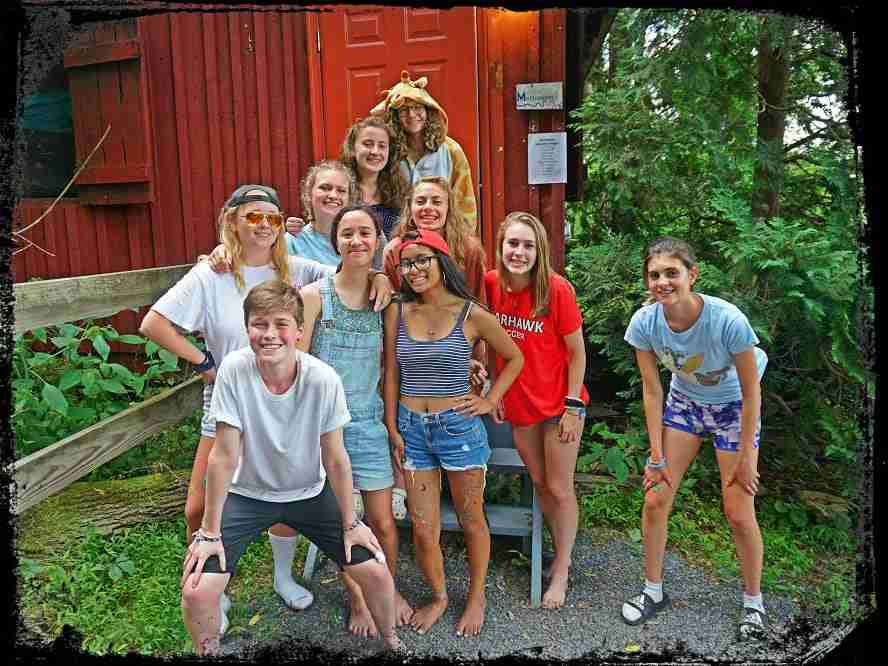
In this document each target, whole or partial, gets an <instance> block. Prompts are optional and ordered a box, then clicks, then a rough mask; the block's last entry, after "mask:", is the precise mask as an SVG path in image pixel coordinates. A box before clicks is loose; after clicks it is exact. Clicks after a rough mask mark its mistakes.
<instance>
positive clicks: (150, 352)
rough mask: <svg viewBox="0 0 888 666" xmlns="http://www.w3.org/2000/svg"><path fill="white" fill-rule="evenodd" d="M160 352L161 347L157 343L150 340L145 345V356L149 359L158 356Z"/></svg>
mask: <svg viewBox="0 0 888 666" xmlns="http://www.w3.org/2000/svg"><path fill="white" fill-rule="evenodd" d="M159 350H160V347H159V346H158V344H157V343H156V342H153V341H151V340H148V342H146V343H145V355H146V356H148V358H151V357H152V356H154V355H155V354H157V352H158V351H159Z"/></svg>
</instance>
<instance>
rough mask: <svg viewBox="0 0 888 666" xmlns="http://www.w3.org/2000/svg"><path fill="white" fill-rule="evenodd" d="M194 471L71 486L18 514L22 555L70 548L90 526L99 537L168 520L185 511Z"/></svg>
mask: <svg viewBox="0 0 888 666" xmlns="http://www.w3.org/2000/svg"><path fill="white" fill-rule="evenodd" d="M190 475H191V470H176V471H174V472H164V473H161V474H151V475H148V476H140V477H135V478H131V479H123V480H119V481H100V482H96V483H87V482H83V481H81V482H78V483H72V484H71V485H70V486H68V487H67V488H66V489H65V490H63V491H62V492H60V493H59V494H57V495H53V496H52V497H48V498H46V499H45V500H43V501H42V502H40V503H39V504H37V505H36V506H34V507H33V508H31V509H28V510H27V511H26V512H25V513H23V514H22V515H21V516H19V522H18V530H17V544H16V546H17V549H18V553H19V555H24V556H25V557H30V558H35V557H44V556H47V555H51V554H52V553H53V552H60V550H61V549H64V548H67V547H68V546H69V545H70V544H72V543H74V542H75V541H76V540H77V539H79V538H81V537H82V535H83V534H84V532H85V531H86V528H87V527H88V526H92V527H93V528H95V529H96V530H97V531H98V532H100V533H101V534H111V533H113V532H115V531H116V530H120V529H122V528H124V527H133V526H135V525H140V524H143V523H148V522H155V521H161V520H170V519H173V518H177V517H179V516H181V515H182V514H183V513H184V511H185V496H186V494H187V492H188V479H189V477H190Z"/></svg>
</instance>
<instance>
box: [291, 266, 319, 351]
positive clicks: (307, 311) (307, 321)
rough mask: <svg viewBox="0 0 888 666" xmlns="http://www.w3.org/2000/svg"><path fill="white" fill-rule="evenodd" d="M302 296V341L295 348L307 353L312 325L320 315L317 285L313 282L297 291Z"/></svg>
mask: <svg viewBox="0 0 888 666" xmlns="http://www.w3.org/2000/svg"><path fill="white" fill-rule="evenodd" d="M299 295H300V296H302V306H303V309H302V318H303V324H302V339H301V340H300V341H299V344H297V345H296V348H297V349H298V350H299V351H303V352H306V353H307V352H308V351H309V350H310V349H311V336H312V333H314V325H315V322H316V321H317V319H318V316H319V315H320V313H321V293H320V291H319V284H318V283H317V282H313V283H312V284H309V285H306V286H304V287H302V289H300V290H299Z"/></svg>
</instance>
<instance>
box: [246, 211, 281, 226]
mask: <svg viewBox="0 0 888 666" xmlns="http://www.w3.org/2000/svg"><path fill="white" fill-rule="evenodd" d="M244 219H245V220H246V221H247V223H248V224H249V225H250V226H251V227H255V226H256V225H257V224H261V223H262V220H268V223H269V224H270V225H271V226H273V227H274V228H275V229H280V228H281V227H282V226H284V216H283V215H281V214H280V213H263V212H261V211H258V210H253V211H250V212H249V213H247V214H246V215H244Z"/></svg>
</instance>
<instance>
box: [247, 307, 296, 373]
mask: <svg viewBox="0 0 888 666" xmlns="http://www.w3.org/2000/svg"><path fill="white" fill-rule="evenodd" d="M302 330H303V329H302V327H301V326H299V325H298V324H297V323H296V319H295V318H294V317H293V313H292V312H288V311H286V310H274V311H271V312H254V313H251V314H250V317H249V319H248V320H247V335H248V337H249V338H250V348H251V349H252V350H253V353H255V354H256V361H257V362H258V363H260V364H269V365H275V364H277V363H280V362H282V361H285V360H286V359H287V358H288V357H289V356H290V355H291V354H293V353H294V352H295V350H296V345H297V344H298V343H299V341H300V340H301V339H302Z"/></svg>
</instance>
